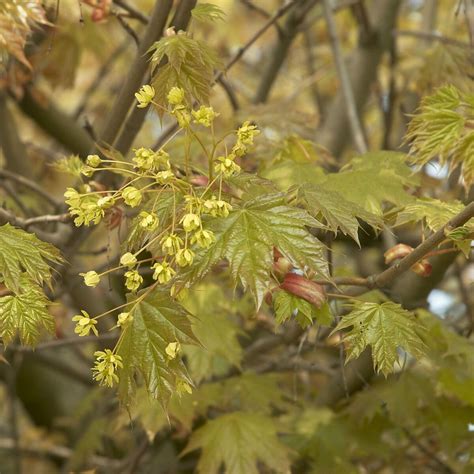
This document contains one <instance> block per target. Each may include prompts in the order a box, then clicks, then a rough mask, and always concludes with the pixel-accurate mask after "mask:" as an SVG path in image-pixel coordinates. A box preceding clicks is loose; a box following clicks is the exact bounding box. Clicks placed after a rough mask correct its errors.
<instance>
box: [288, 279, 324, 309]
mask: <svg viewBox="0 0 474 474" xmlns="http://www.w3.org/2000/svg"><path fill="white" fill-rule="evenodd" d="M280 288H281V289H282V290H285V291H287V292H288V293H291V294H293V295H295V296H298V297H299V298H302V299H304V300H306V301H307V302H308V303H311V304H312V305H314V306H316V307H317V308H320V307H321V306H322V305H323V304H324V303H325V302H326V293H325V291H324V288H323V287H322V286H321V285H318V283H316V282H314V281H311V280H308V279H307V278H305V277H304V276H301V275H296V274H295V273H288V274H287V275H286V276H285V279H284V280H283V283H282V284H281V285H280Z"/></svg>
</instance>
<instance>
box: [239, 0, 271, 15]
mask: <svg viewBox="0 0 474 474" xmlns="http://www.w3.org/2000/svg"><path fill="white" fill-rule="evenodd" d="M240 3H242V4H243V5H245V6H246V7H247V8H248V9H249V10H253V11H254V12H257V13H258V14H259V15H261V16H263V18H271V14H270V13H269V12H267V10H265V9H264V8H262V7H261V6H259V5H255V3H253V2H251V1H250V0H240Z"/></svg>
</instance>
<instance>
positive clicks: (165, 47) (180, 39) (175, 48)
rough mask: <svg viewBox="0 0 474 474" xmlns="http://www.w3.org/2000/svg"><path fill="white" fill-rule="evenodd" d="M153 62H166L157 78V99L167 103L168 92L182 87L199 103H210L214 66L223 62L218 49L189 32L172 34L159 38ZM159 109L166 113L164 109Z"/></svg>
mask: <svg viewBox="0 0 474 474" xmlns="http://www.w3.org/2000/svg"><path fill="white" fill-rule="evenodd" d="M150 51H153V55H152V58H151V61H152V62H153V63H154V64H155V66H158V65H159V64H160V62H161V61H162V59H164V58H166V59H167V61H168V62H167V63H166V64H162V65H161V66H160V67H159V68H158V71H157V73H156V74H155V78H154V81H153V86H154V88H155V94H156V95H155V101H156V102H157V103H158V104H160V105H162V106H164V107H165V106H166V105H167V99H166V98H167V95H168V92H169V91H170V89H171V88H172V87H175V86H176V87H181V88H183V89H184V91H185V92H186V94H187V95H188V96H190V97H193V98H194V99H196V100H197V101H198V102H207V100H208V99H209V94H210V91H211V85H212V82H213V76H214V69H215V68H217V67H218V66H219V65H220V61H219V59H218V58H217V56H216V54H215V53H214V51H213V50H212V49H211V48H209V46H208V45H207V44H206V43H204V42H203V41H199V40H195V39H193V38H191V37H189V36H186V35H185V34H177V35H173V36H168V37H165V38H162V39H161V40H160V41H157V42H156V43H155V44H154V45H153V46H152V48H150ZM158 112H159V113H160V114H162V111H161V109H158Z"/></svg>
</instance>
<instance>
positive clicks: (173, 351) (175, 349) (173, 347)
mask: <svg viewBox="0 0 474 474" xmlns="http://www.w3.org/2000/svg"><path fill="white" fill-rule="evenodd" d="M180 350H181V344H180V343H179V342H170V343H169V344H168V345H167V346H166V349H165V352H166V355H167V356H168V359H170V360H173V359H175V358H176V356H177V355H178V353H179V351H180Z"/></svg>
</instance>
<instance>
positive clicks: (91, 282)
mask: <svg viewBox="0 0 474 474" xmlns="http://www.w3.org/2000/svg"><path fill="white" fill-rule="evenodd" d="M79 275H81V277H83V278H84V283H85V284H86V285H87V286H92V287H96V286H97V285H98V284H99V283H100V275H99V274H98V273H97V272H95V271H94V270H91V271H89V272H87V273H79Z"/></svg>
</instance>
